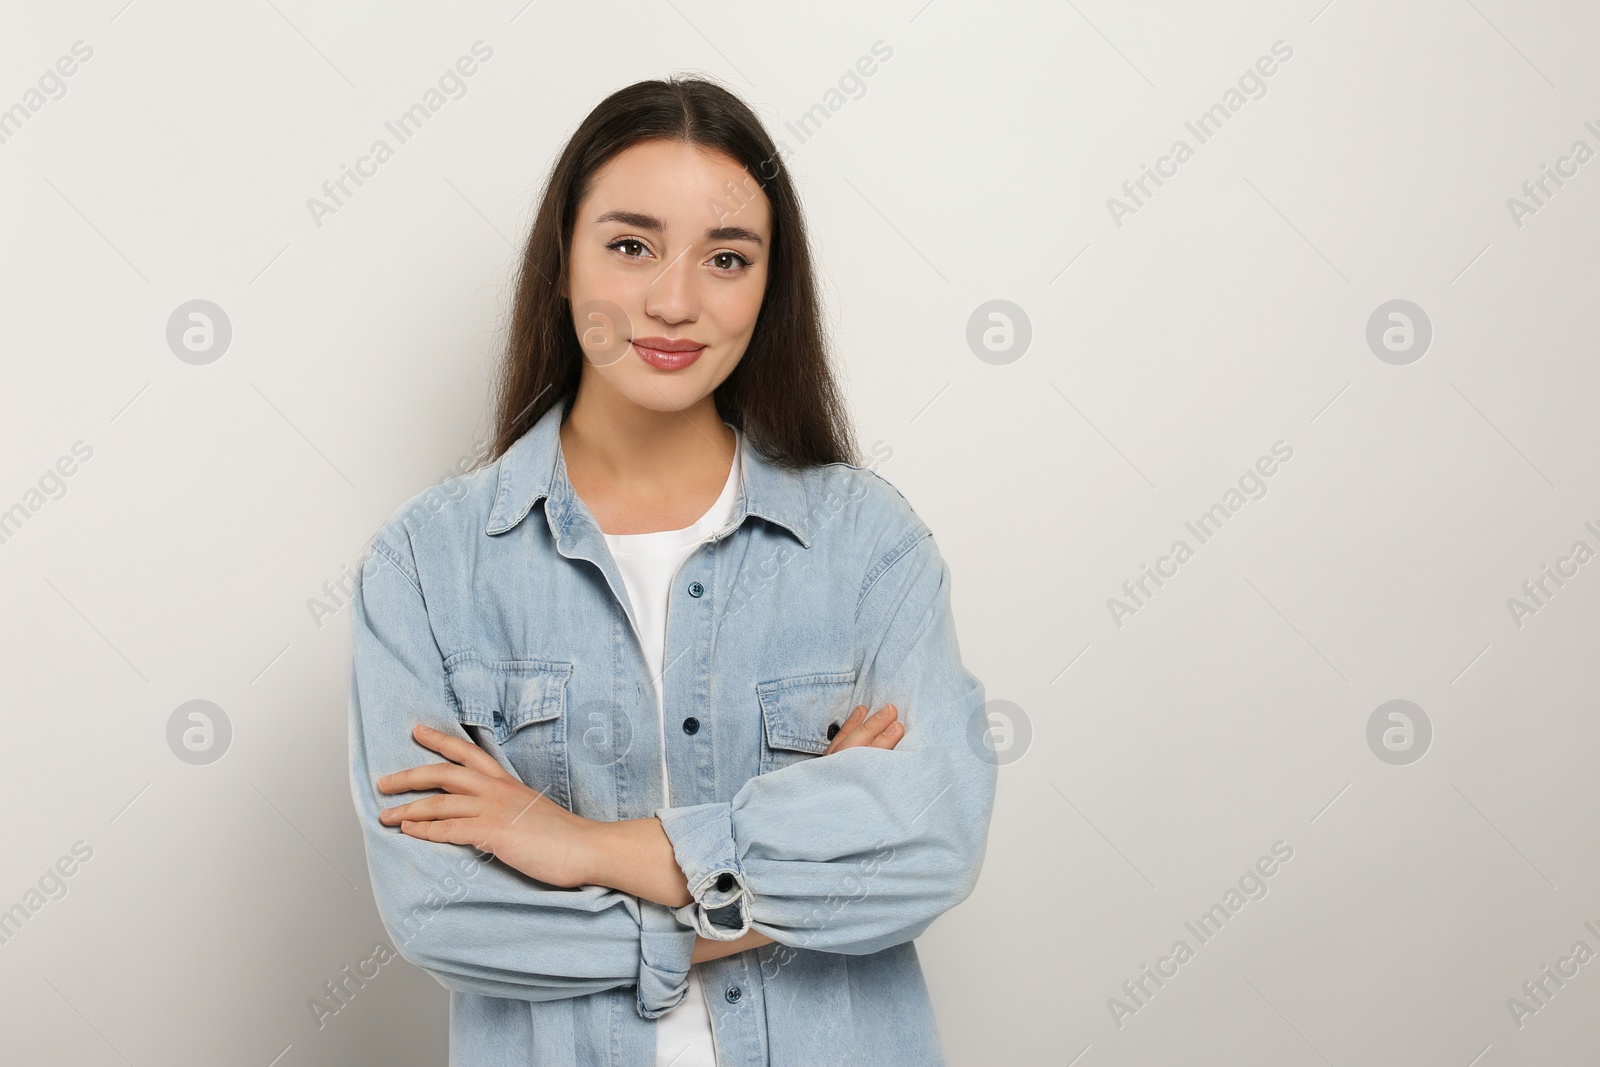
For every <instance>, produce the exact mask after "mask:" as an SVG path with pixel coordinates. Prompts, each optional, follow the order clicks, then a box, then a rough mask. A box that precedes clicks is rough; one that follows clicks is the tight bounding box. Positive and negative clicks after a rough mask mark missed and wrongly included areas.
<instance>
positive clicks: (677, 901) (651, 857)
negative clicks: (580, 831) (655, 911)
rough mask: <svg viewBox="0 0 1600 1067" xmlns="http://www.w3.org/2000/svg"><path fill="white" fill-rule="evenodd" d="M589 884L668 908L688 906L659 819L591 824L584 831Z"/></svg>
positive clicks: (679, 870)
mask: <svg viewBox="0 0 1600 1067" xmlns="http://www.w3.org/2000/svg"><path fill="white" fill-rule="evenodd" d="M588 838H589V841H588V847H587V848H586V850H585V851H586V852H587V855H588V860H587V863H586V866H587V867H588V875H589V884H591V885H599V886H605V887H607V888H608V889H615V890H617V891H618V892H620V893H628V894H630V895H632V896H636V897H641V898H643V899H645V900H651V901H654V902H656V903H657V904H662V905H665V906H666V907H669V908H681V907H683V906H684V905H686V904H692V903H693V902H694V897H693V896H692V895H691V894H690V892H689V880H688V878H687V877H685V875H684V873H683V868H681V867H679V866H678V858H677V856H676V855H675V854H674V853H673V851H672V841H671V839H669V838H668V837H667V831H666V829H665V828H664V827H663V826H662V825H661V820H660V819H658V818H656V817H655V816H654V815H651V816H649V817H648V818H644V819H622V820H619V821H617V822H593V823H592V824H591V825H590V826H589V828H588Z"/></svg>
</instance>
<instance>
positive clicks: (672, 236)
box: [567, 141, 772, 411]
mask: <svg viewBox="0 0 1600 1067" xmlns="http://www.w3.org/2000/svg"><path fill="white" fill-rule="evenodd" d="M771 249H772V219H771V213H770V209H769V206H768V203H767V197H766V194H765V193H763V192H762V191H761V189H760V187H759V186H758V185H757V184H756V181H755V179H754V178H753V177H752V176H751V175H750V173H749V172H748V171H746V170H745V169H744V168H743V167H742V166H740V165H739V164H738V163H737V162H736V161H734V160H733V159H732V158H730V157H728V156H726V155H723V154H722V153H721V152H717V151H715V150H712V149H706V148H701V147H697V146H694V145H688V144H684V143H682V142H678V141H644V142H641V143H639V144H636V145H634V146H632V147H631V148H628V149H626V150H624V151H622V152H621V153H619V154H618V155H617V156H615V157H614V158H613V159H612V160H611V161H610V162H608V163H607V164H606V165H605V166H603V167H601V168H600V170H598V171H597V172H596V173H595V176H594V181H593V184H592V186H591V188H590V190H589V194H588V196H587V197H585V198H584V200H583V202H582V203H581V204H579V205H578V213H577V219H576V221H575V222H574V225H573V231H572V249H571V255H570V256H569V257H568V264H569V267H568V271H569V273H568V289H567V296H568V299H569V300H570V301H571V304H572V309H573V326H574V328H575V329H576V330H577V333H578V340H579V343H580V344H582V346H583V349H584V361H585V363H586V364H587V365H586V366H585V367H584V369H583V374H584V377H586V378H587V377H589V376H590V375H599V376H600V377H601V378H603V379H604V381H605V382H606V384H608V385H609V386H610V387H611V388H613V389H615V390H616V391H617V392H618V393H621V394H622V395H623V396H624V397H626V398H627V399H629V400H631V401H632V402H633V403H635V404H638V405H640V406H641V407H646V408H651V409H653V410H657V411H681V410H683V409H685V408H687V407H689V406H690V405H692V404H694V403H696V402H697V401H699V400H701V399H703V398H704V397H706V396H709V395H710V394H711V392H712V390H714V389H715V388H716V387H717V386H718V385H720V384H721V383H722V381H723V379H725V378H727V376H728V375H729V374H731V373H732V372H733V368H734V367H736V366H737V365H738V363H739V360H740V358H741V357H742V356H743V355H744V352H745V348H746V346H747V345H748V344H749V343H750V335H751V333H752V332H753V331H754V329H755V324H756V316H757V314H758V313H759V312H760V310H761V298H762V295H763V294H764V293H765V292H766V286H767V256H768V254H769V253H770V252H771ZM653 346H660V347H653Z"/></svg>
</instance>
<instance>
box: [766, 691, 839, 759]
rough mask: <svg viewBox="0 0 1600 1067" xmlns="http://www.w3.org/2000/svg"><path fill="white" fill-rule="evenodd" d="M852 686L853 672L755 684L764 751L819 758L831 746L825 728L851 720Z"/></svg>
mask: <svg viewBox="0 0 1600 1067" xmlns="http://www.w3.org/2000/svg"><path fill="white" fill-rule="evenodd" d="M855 685H856V672H855V671H854V670H849V671H833V672H830V673H810V674H794V675H790V676H788V677H787V678H774V679H772V680H771V681H767V682H759V683H757V685H756V694H757V695H758V696H759V697H760V700H761V718H762V722H763V724H764V727H765V729H766V733H767V747H769V748H781V749H787V750H789V751H791V752H809V753H811V754H813V755H817V756H820V755H822V754H823V753H824V752H826V751H827V750H828V746H829V745H830V744H832V743H833V738H831V737H829V736H828V727H829V726H830V725H833V724H838V725H840V726H843V725H844V721H845V720H846V719H848V718H849V717H850V709H851V703H850V695H851V693H852V692H854V690H855Z"/></svg>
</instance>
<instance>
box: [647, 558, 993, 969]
mask: <svg viewBox="0 0 1600 1067" xmlns="http://www.w3.org/2000/svg"><path fill="white" fill-rule="evenodd" d="M876 572H877V577H876V579H875V580H873V581H872V584H871V585H870V587H869V588H868V589H867V590H866V592H865V593H864V594H863V596H862V599H861V601H860V604H859V607H858V610H857V614H856V634H857V637H856V641H857V649H856V655H857V663H858V668H857V685H856V689H855V698H854V699H853V700H852V701H851V706H852V707H853V706H855V705H857V704H866V705H867V706H868V707H869V708H870V709H871V710H872V711H876V710H877V709H878V708H880V707H881V706H882V705H883V704H886V703H892V704H894V705H895V707H896V708H897V709H898V711H899V714H900V717H901V719H902V720H903V721H904V723H905V726H906V733H905V736H904V737H902V738H901V740H900V742H899V744H898V745H897V746H896V747H895V748H894V749H892V750H885V749H877V748H850V749H845V750H843V751H840V752H835V753H833V754H831V755H827V756H824V757H820V758H813V759H808V760H803V761H801V762H799V763H796V764H792V765H790V766H787V767H783V768H780V769H778V770H776V771H772V772H770V773H767V774H762V775H758V776H756V777H754V778H752V779H750V780H749V781H748V782H746V783H745V784H744V786H743V787H741V788H740V790H739V792H738V793H736V794H735V795H734V797H733V799H732V800H731V801H729V802H727V803H718V804H697V805H692V806H686V807H666V808H660V809H657V810H656V812H655V814H656V816H657V817H658V818H659V819H660V820H661V822H662V825H663V826H664V827H665V828H666V832H667V836H668V838H669V839H670V840H671V842H672V846H673V852H674V855H675V856H676V858H677V860H678V863H679V866H681V867H682V868H683V871H684V873H685V874H686V875H687V876H688V883H689V891H690V893H691V895H692V896H693V897H694V900H693V902H692V903H690V904H687V905H685V906H684V907H682V908H676V909H674V913H675V914H676V915H677V916H678V918H679V919H680V920H682V921H683V922H684V923H685V924H686V925H689V926H692V927H693V928H694V929H695V930H696V931H697V932H698V933H699V934H700V935H702V936H704V937H708V938H712V939H715V940H733V939H735V938H738V937H740V936H742V935H743V934H744V933H745V932H746V931H748V930H751V929H754V930H757V931H759V932H761V933H762V934H765V935H766V936H767V937H770V938H772V939H773V940H774V941H777V942H778V943H780V944H784V945H788V946H792V947H796V948H810V949H817V950H820V951H825V952H840V953H847V954H865V953H870V952H879V951H882V950H883V949H885V948H889V947H890V946H892V945H896V944H899V943H901V942H903V941H909V940H911V939H912V938H914V937H916V936H917V935H918V934H920V933H921V932H922V931H923V930H925V929H926V928H927V927H928V925H929V924H930V923H932V922H933V920H934V919H936V918H937V917H938V916H939V915H941V914H942V913H944V912H945V911H946V910H948V909H950V908H952V907H954V906H955V905H956V904H959V903H960V902H961V901H963V900H965V899H966V898H967V897H968V896H969V895H970V894H971V893H972V890H973V888H974V886H975V885H976V883H977V879H978V872H979V869H980V867H981V866H982V862H983V854H984V848H985V841H986V839H987V835H988V827H989V818H990V814H991V812H992V810H993V805H994V790H995V779H996V775H997V761H996V759H995V755H994V752H993V750H992V749H991V748H989V747H988V745H987V742H986V740H985V737H986V731H987V728H988V723H987V719H986V718H985V715H984V708H983V705H984V689H983V685H982V683H981V682H980V681H979V680H978V679H977V678H976V677H974V676H973V675H972V674H971V673H970V672H968V671H967V670H966V668H965V667H964V666H963V665H962V663H961V657H960V652H959V649H958V647H957V643H956V631H955V625H954V621H953V619H952V618H951V613H950V571H949V567H948V566H947V565H946V564H945V562H944V560H943V558H942V557H941V556H940V554H939V551H938V548H937V546H936V545H935V543H934V540H933V536H932V534H931V533H929V532H928V530H927V528H926V527H919V529H918V530H914V531H912V533H911V534H909V535H908V536H907V537H906V538H905V539H904V540H902V541H901V543H900V545H899V546H898V547H897V548H896V549H893V550H891V552H890V554H889V556H888V558H886V559H885V560H884V561H882V562H880V564H879V566H878V567H877V568H876Z"/></svg>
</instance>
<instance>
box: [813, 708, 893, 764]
mask: <svg viewBox="0 0 1600 1067" xmlns="http://www.w3.org/2000/svg"><path fill="white" fill-rule="evenodd" d="M899 714H900V709H899V708H896V707H895V706H894V705H893V704H885V705H884V706H883V707H881V708H879V709H878V710H877V711H876V712H875V713H873V714H872V715H870V716H869V715H867V706H866V705H865V704H857V705H856V710H855V711H852V712H851V713H850V717H849V718H848V719H846V720H845V721H844V725H843V726H841V727H839V732H838V733H837V734H834V736H833V743H832V744H831V745H829V746H828V751H826V752H824V753H823V755H824V756H831V755H833V754H834V753H835V752H838V751H840V750H842V749H846V748H865V747H871V748H893V747H894V746H896V745H898V744H899V743H900V739H901V738H902V737H904V736H905V735H906V728H905V724H904V723H902V722H901V721H900V720H899V717H898V716H899Z"/></svg>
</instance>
